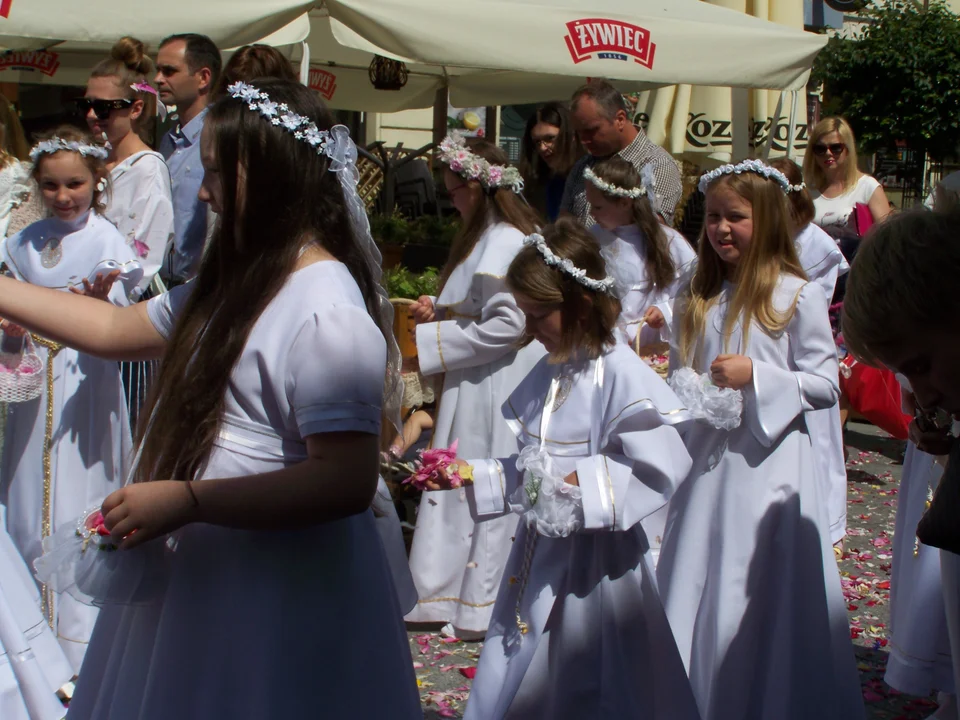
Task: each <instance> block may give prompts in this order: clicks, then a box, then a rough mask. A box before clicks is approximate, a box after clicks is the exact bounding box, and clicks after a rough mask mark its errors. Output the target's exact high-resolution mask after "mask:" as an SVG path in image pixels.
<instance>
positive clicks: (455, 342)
mask: <svg viewBox="0 0 960 720" xmlns="http://www.w3.org/2000/svg"><path fill="white" fill-rule="evenodd" d="M486 282H487V283H495V287H494V288H493V290H494V291H493V292H489V293H485V294H486V296H487V301H486V303H485V304H484V306H483V309H482V310H481V311H480V319H479V320H478V321H477V322H472V323H470V324H469V325H467V326H466V327H462V326H461V325H460V323H458V322H457V321H455V320H439V321H437V322H431V323H423V324H421V325H417V357H418V359H419V362H420V372H421V373H423V374H424V375H435V374H437V373H441V372H447V371H448V370H459V369H462V368H469V367H477V366H480V365H487V364H489V363H492V362H493V361H494V360H499V359H500V358H501V357H503V356H504V355H507V354H508V353H511V352H513V351H515V350H516V349H517V347H518V343H519V341H520V339H521V337H522V336H523V330H524V326H525V320H524V317H523V313H522V312H520V308H519V307H517V302H516V300H514V298H513V295H511V294H510V293H509V292H507V291H506V287H505V286H504V281H503V279H493V278H487V279H486Z"/></svg>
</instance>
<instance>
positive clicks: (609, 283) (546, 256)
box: [523, 233, 616, 296]
mask: <svg viewBox="0 0 960 720" xmlns="http://www.w3.org/2000/svg"><path fill="white" fill-rule="evenodd" d="M523 244H524V245H533V247H535V248H536V249H537V250H538V251H539V252H540V254H541V255H542V256H543V261H544V262H545V263H546V264H547V265H549V266H550V267H554V268H556V269H557V270H559V271H560V272H562V273H564V274H565V275H569V276H570V277H572V278H573V279H574V280H576V281H577V282H578V283H580V284H581V285H583V286H584V287H585V288H588V289H590V290H593V291H594V292H605V293H607V294H608V295H614V296H616V293H615V290H614V287H615V286H616V280H614V279H613V278H612V277H610V276H609V275H607V277H605V278H603V280H596V279H594V278H592V277H588V276H587V271H586V270H584V269H583V268H578V267H577V266H576V265H574V264H573V262H571V261H570V259H569V258H562V257H560V256H559V255H557V254H556V253H554V252H553V250H551V249H550V248H549V247H548V246H547V241H546V240H545V239H544V237H543V235H541V234H540V233H534V234H533V235H527V236H526V237H525V238H524V239H523Z"/></svg>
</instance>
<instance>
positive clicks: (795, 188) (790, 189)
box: [787, 182, 807, 193]
mask: <svg viewBox="0 0 960 720" xmlns="http://www.w3.org/2000/svg"><path fill="white" fill-rule="evenodd" d="M806 186H807V184H806V183H805V182H801V183H800V184H799V185H790V186H789V187H788V188H787V192H788V193H792V192H800V191H801V190H803V189H804V188H805V187H806Z"/></svg>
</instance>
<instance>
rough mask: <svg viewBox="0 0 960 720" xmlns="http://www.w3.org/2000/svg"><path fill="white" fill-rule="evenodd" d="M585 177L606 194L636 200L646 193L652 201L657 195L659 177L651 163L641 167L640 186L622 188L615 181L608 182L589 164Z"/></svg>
mask: <svg viewBox="0 0 960 720" xmlns="http://www.w3.org/2000/svg"><path fill="white" fill-rule="evenodd" d="M583 177H584V179H585V180H589V181H590V184H591V185H593V186H594V187H595V188H597V190H599V191H600V192H602V193H603V194H604V195H612V196H614V197H624V198H630V199H631V200H634V199H636V198H638V197H643V196H644V195H645V196H646V197H647V199H648V200H649V201H650V202H653V201H654V200H655V199H656V197H657V193H656V186H657V179H656V177H654V174H653V167H651V166H650V165H644V166H643V167H642V168H641V169H640V186H639V187H633V188H622V187H620V186H619V185H614V184H613V183H610V182H607V181H606V180H604V179H603V178H602V177H600V176H599V175H597V174H596V173H595V172H594V171H593V168H592V167H589V166H588V167H586V168H584V170H583Z"/></svg>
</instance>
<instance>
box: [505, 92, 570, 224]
mask: <svg viewBox="0 0 960 720" xmlns="http://www.w3.org/2000/svg"><path fill="white" fill-rule="evenodd" d="M582 155H583V147H582V146H581V145H580V141H579V140H577V134H576V133H575V132H574V131H573V126H572V125H571V124H570V110H568V109H567V106H566V105H565V104H564V103H560V102H549V103H547V104H546V105H543V106H541V107H539V108H537V110H536V112H534V113H533V115H531V116H530V118H529V120H527V125H526V128H524V131H523V139H522V140H521V141H520V173H521V174H522V175H523V179H524V181H525V182H526V186H525V188H524V196H525V197H526V198H527V200H528V201H529V202H530V205H531V206H532V207H533V208H534V209H535V210H536V211H537V212H539V213H540V215H541V216H542V217H545V218H546V219H547V221H548V222H553V221H554V220H556V219H557V216H558V215H559V214H560V202H561V200H563V186H564V184H565V183H566V181H567V175H568V174H569V173H570V169H571V168H572V167H573V166H574V165H575V164H576V162H577V160H579V159H580V157H581V156H582Z"/></svg>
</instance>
